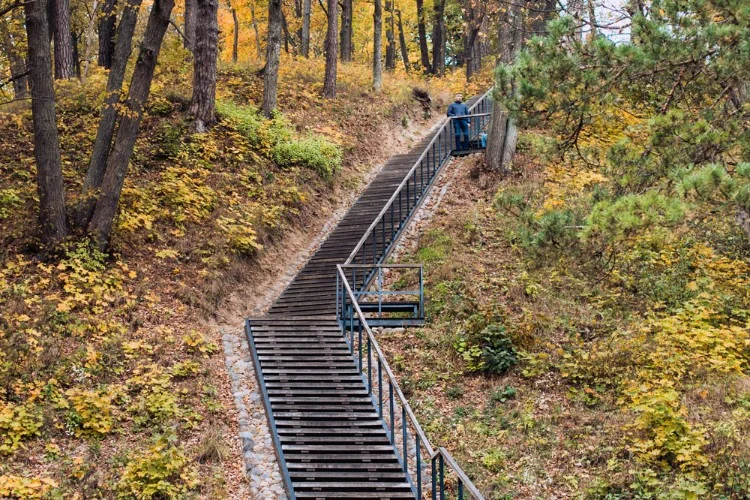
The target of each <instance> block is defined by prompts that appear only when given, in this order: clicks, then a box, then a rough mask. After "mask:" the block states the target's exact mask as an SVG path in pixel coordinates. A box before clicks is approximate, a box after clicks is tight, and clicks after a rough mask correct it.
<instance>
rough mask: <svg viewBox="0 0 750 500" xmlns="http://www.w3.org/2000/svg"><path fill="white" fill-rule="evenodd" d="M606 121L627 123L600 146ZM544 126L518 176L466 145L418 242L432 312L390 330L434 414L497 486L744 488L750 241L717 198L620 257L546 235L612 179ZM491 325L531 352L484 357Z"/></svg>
mask: <svg viewBox="0 0 750 500" xmlns="http://www.w3.org/2000/svg"><path fill="white" fill-rule="evenodd" d="M618 127H620V125H619V124H618V125H612V128H616V129H618ZM597 132H598V133H599V134H600V135H599V137H602V136H604V137H605V139H604V140H607V141H608V140H611V139H610V137H609V136H608V135H615V140H616V138H617V137H616V135H617V134H619V133H623V129H622V128H619V129H618V130H616V131H615V132H613V131H612V130H595V131H594V134H593V136H594V137H588V138H587V141H588V144H587V146H588V147H591V148H594V149H596V148H597V147H599V145H600V144H601V143H598V142H597V141H598V140H599V139H597V138H596V137H595V136H596V134H597ZM539 138H540V136H539V135H538V134H530V135H527V136H526V137H525V138H524V140H523V141H522V145H521V152H520V154H519V155H517V158H516V160H515V167H516V168H515V172H516V173H515V174H514V175H512V176H510V177H509V178H506V179H501V178H500V177H499V176H498V175H497V174H496V173H493V172H487V171H486V170H484V168H483V167H482V166H480V165H474V164H473V163H472V160H467V161H466V162H465V163H463V164H462V166H460V167H459V168H460V169H461V170H460V173H459V175H458V177H457V179H456V180H455V181H454V182H453V184H452V186H451V187H450V188H449V191H448V194H447V195H446V196H445V198H444V200H443V202H442V203H443V204H442V206H441V207H440V208H439V209H438V211H437V213H436V215H435V216H434V218H433V219H432V220H431V221H429V222H428V223H427V224H426V225H425V226H424V227H422V228H420V230H419V237H418V243H417V244H416V245H414V247H413V248H411V250H409V251H408V252H407V255H406V256H405V257H404V260H407V261H415V262H424V263H425V265H426V278H427V285H426V290H427V294H428V310H427V312H428V326H427V327H426V328H424V329H423V330H407V331H405V332H390V333H387V334H384V337H383V340H382V342H381V344H382V345H383V347H384V348H385V350H386V351H387V355H388V356H389V358H390V359H392V360H394V363H393V364H394V366H395V368H396V369H397V376H399V378H400V381H401V384H402V387H403V388H404V390H405V392H407V394H408V396H409V397H410V399H411V402H412V406H413V407H414V409H415V411H416V414H417V416H418V418H420V421H421V422H422V425H423V427H424V428H425V430H426V431H427V433H428V435H429V436H430V437H431V439H432V440H433V442H434V443H436V444H438V445H441V446H445V447H447V448H448V449H449V450H451V452H453V453H454V456H455V457H456V458H457V460H458V461H459V463H461V464H462V465H464V466H465V469H466V470H467V472H468V473H469V475H470V476H471V477H473V478H475V479H476V481H477V483H478V485H480V486H481V488H482V489H483V490H484V491H485V492H486V494H487V496H488V498H569V497H591V498H605V497H606V498H634V497H635V498H654V497H657V496H658V497H665V496H666V497H670V498H701V497H706V496H711V497H717V498H746V497H747V495H748V494H750V448H748V441H747V439H746V436H747V435H748V433H749V432H750V377H748V373H749V370H748V361H750V351H748V349H749V348H750V337H749V336H748V335H749V333H748V332H749V331H750V324H749V323H748V310H749V309H750V295H749V294H750V273H749V271H750V267H749V266H748V264H747V258H748V254H749V250H750V249H748V246H747V243H746V242H745V240H744V238H743V237H742V235H741V233H740V232H739V231H738V230H737V229H736V227H733V226H732V222H731V218H729V217H728V216H727V214H726V213H721V212H720V211H717V210H716V209H715V207H709V206H702V205H693V206H691V207H690V211H689V213H688V217H687V218H686V219H685V220H683V221H682V222H680V223H678V224H676V225H674V226H673V227H669V228H668V229H667V230H665V231H644V232H641V233H640V234H638V235H636V236H635V237H634V238H633V239H632V240H627V241H624V242H623V243H621V245H620V247H619V248H617V251H616V252H615V253H616V255H617V258H616V259H615V260H614V261H610V260H609V259H607V258H605V257H606V256H605V257H602V256H597V255H596V254H595V253H593V252H592V251H591V250H590V247H587V246H586V245H585V244H584V243H582V242H580V241H578V240H577V239H576V238H575V237H572V238H571V237H569V236H566V235H565V234H554V232H553V231H548V233H547V235H546V236H543V237H542V236H540V232H538V231H539V228H540V226H539V224H538V221H539V220H540V217H541V216H543V215H544V214H545V213H548V212H550V211H552V210H559V209H571V210H575V209H576V207H577V206H587V204H589V203H590V199H591V196H592V195H593V194H594V193H596V192H597V190H601V189H602V188H605V189H606V188H607V187H608V186H611V183H610V182H611V181H610V180H609V179H607V178H606V177H604V176H602V175H601V173H600V171H599V170H598V169H597V168H596V167H595V166H594V165H592V164H581V162H580V160H577V159H575V158H574V157H572V156H571V157H567V158H565V159H564V160H563V161H560V160H559V159H557V160H551V159H549V158H543V157H542V156H541V154H540V153H539V152H538V151H540V149H539V148H538V147H535V146H530V145H531V144H539V142H538V139H539ZM497 199H504V200H506V202H505V203H503V204H498V203H497V201H496V200H497ZM508 200H511V201H510V202H508ZM529 221H536V222H532V223H531V224H530V223H529ZM535 231H537V232H535ZM564 233H568V234H573V235H574V234H575V228H574V227H570V228H568V229H567V230H566V231H564ZM550 234H552V235H553V236H552V237H551V236H550ZM537 237H539V238H541V240H540V239H538V238H537ZM540 241H541V243H540ZM406 282H408V278H401V280H400V283H401V284H403V283H406ZM395 283H397V284H398V283H399V281H396V282H395ZM717 304H720V305H718V306H717ZM488 325H502V326H503V327H504V328H505V329H506V331H507V333H508V335H509V337H510V338H511V339H512V341H513V345H514V348H515V350H516V351H517V353H518V357H519V362H518V365H517V366H515V367H513V368H512V369H511V370H510V371H509V372H508V373H506V374H503V375H483V374H478V373H476V372H473V371H472V370H471V369H470V366H471V364H470V361H471V360H472V359H476V358H473V357H472V356H471V352H469V349H467V346H468V347H470V346H471V345H481V343H482V341H483V339H482V337H483V335H484V334H483V333H482V332H483V330H484V328H485V327H487V326H488Z"/></svg>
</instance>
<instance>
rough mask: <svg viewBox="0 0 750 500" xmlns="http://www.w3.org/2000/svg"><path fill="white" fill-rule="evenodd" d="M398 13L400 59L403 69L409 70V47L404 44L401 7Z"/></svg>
mask: <svg viewBox="0 0 750 500" xmlns="http://www.w3.org/2000/svg"><path fill="white" fill-rule="evenodd" d="M397 13H398V41H399V43H400V44H401V60H402V61H404V69H405V70H406V72H407V73H408V72H409V69H410V68H409V66H410V64H409V49H408V47H407V46H406V35H405V34H404V21H403V19H402V18H401V9H399V10H398V11H397Z"/></svg>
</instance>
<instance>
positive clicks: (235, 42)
mask: <svg viewBox="0 0 750 500" xmlns="http://www.w3.org/2000/svg"><path fill="white" fill-rule="evenodd" d="M232 22H233V23H234V31H233V36H232V63H234V64H237V52H238V50H239V47H240V20H239V19H238V18H237V9H232Z"/></svg>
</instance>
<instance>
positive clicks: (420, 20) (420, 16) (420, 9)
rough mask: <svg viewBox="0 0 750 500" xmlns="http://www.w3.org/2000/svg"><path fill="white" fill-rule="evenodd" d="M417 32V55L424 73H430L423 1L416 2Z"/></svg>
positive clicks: (430, 66)
mask: <svg viewBox="0 0 750 500" xmlns="http://www.w3.org/2000/svg"><path fill="white" fill-rule="evenodd" d="M417 31H418V33H419V55H420V57H421V58H422V67H423V68H424V71H425V73H432V65H431V64H430V51H429V49H428V48H427V27H426V25H425V12H424V0H417Z"/></svg>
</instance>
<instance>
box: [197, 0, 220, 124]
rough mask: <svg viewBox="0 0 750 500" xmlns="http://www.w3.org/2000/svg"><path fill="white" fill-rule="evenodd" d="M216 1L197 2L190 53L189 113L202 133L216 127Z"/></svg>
mask: <svg viewBox="0 0 750 500" xmlns="http://www.w3.org/2000/svg"><path fill="white" fill-rule="evenodd" d="M218 11H219V0H198V19H200V20H201V22H200V23H198V25H197V26H196V27H195V51H194V52H193V55H194V57H193V100H192V103H191V104H190V112H191V113H192V114H193V115H194V116H195V122H194V123H193V128H194V129H195V131H196V132H198V133H202V132H205V131H206V130H207V129H208V127H210V126H211V125H213V124H214V123H216V113H215V111H216V57H217V53H218V50H219V21H218V19H217V15H218Z"/></svg>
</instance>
